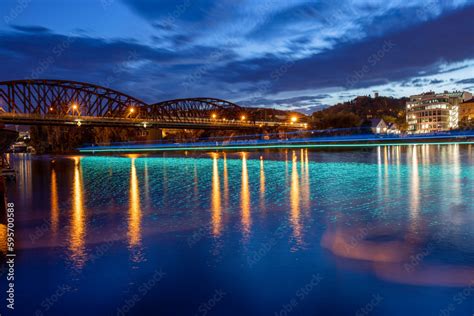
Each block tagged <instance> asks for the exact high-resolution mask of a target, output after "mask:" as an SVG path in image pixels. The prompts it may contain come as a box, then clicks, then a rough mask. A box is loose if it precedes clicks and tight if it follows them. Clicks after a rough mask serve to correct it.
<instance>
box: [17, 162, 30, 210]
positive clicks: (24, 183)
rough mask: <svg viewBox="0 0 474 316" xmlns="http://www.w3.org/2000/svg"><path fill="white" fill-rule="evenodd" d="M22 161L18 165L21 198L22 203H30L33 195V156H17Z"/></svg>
mask: <svg viewBox="0 0 474 316" xmlns="http://www.w3.org/2000/svg"><path fill="white" fill-rule="evenodd" d="M17 155H18V156H19V157H21V159H20V160H19V163H18V164H17V165H16V167H18V187H19V188H20V193H21V195H20V198H21V199H22V201H28V202H30V201H31V200H32V199H31V194H32V193H33V188H32V186H33V184H32V181H31V180H32V179H33V177H32V174H31V155H30V154H17Z"/></svg>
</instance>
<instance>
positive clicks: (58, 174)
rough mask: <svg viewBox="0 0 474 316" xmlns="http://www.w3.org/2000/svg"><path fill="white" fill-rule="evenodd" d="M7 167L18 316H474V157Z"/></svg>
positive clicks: (41, 162) (321, 154)
mask: <svg viewBox="0 0 474 316" xmlns="http://www.w3.org/2000/svg"><path fill="white" fill-rule="evenodd" d="M11 159H12V160H14V161H15V162H16V167H17V169H18V170H19V177H18V179H17V182H16V183H9V184H8V186H7V189H8V192H7V194H8V199H9V201H14V202H15V204H16V225H17V245H16V247H17V249H16V252H17V266H16V277H17V279H16V284H15V287H16V289H17V297H16V305H17V306H16V310H17V312H18V314H19V315H20V314H21V315H30V314H35V313H38V314H37V315H42V314H40V313H43V314H44V315H85V314H89V315H116V314H119V315H122V314H126V313H128V314H131V315H144V314H145V315H147V314H150V315H290V314H291V315H412V314H417V315H472V314H473V313H474V303H473V302H474V229H473V227H474V206H473V203H472V197H473V196H474V165H473V163H474V148H473V147H472V146H459V145H446V146H428V145H419V146H414V147H413V146H412V147H376V148H369V149H366V150H363V149H361V150H344V151H340V150H339V151H308V150H305V149H303V150H295V151H293V150H288V151H273V152H272V151H262V152H247V153H226V154H224V153H209V154H195V155H191V154H188V155H187V156H185V155H178V154H175V155H170V154H164V155H163V156H159V157H156V156H155V157H147V156H124V157H94V156H89V157H87V156H83V157H80V156H76V157H68V156H60V157H35V156H16V157H12V158H11ZM4 223H5V218H4V216H3V215H2V225H0V228H1V229H0V233H1V234H2V235H3V236H4V235H5V229H4V228H5V225H4ZM3 239H4V238H2V240H3ZM0 251H2V253H5V251H6V250H5V244H4V243H2V247H0ZM2 278H3V276H2ZM1 286H2V293H4V292H3V290H4V288H3V287H4V285H3V284H2V285H1ZM2 307H3V306H2Z"/></svg>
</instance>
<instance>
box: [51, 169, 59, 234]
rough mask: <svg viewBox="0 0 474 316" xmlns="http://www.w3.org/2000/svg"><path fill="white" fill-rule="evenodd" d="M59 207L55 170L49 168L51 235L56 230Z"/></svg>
mask: <svg viewBox="0 0 474 316" xmlns="http://www.w3.org/2000/svg"><path fill="white" fill-rule="evenodd" d="M58 221H59V207H58V185H57V180H56V170H54V168H51V230H52V232H53V235H56V233H57V231H58Z"/></svg>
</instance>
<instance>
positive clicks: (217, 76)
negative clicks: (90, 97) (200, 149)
mask: <svg viewBox="0 0 474 316" xmlns="http://www.w3.org/2000/svg"><path fill="white" fill-rule="evenodd" d="M473 17H474V0H471V1H468V0H451V1H415V0H394V1H386V0H383V1H379V0H370V1H369V0H359V1H346V0H340V1H301V0H292V1H283V0H258V1H257V0H241V1H235V0H220V1H212V0H177V1H171V0H160V1H152V0H68V1H66V0H2V1H1V2H0V80H2V81H3V80H13V79H23V78H47V79H50V78H58V79H70V80H77V81H85V82H91V83H96V84H100V85H104V86H108V87H111V88H114V89H117V90H121V91H124V92H126V93H129V94H132V95H134V96H136V97H138V98H141V99H143V100H145V101H147V102H156V101H162V100H166V99H172V98H182V97H194V96H209V97H216V98H222V99H227V100H230V101H234V102H237V103H239V104H242V105H251V106H272V107H279V108H288V109H298V110H301V111H305V112H311V111H314V110H317V109H320V108H322V107H325V106H327V105H332V104H334V103H337V102H339V101H345V100H349V99H352V98H353V97H354V96H356V95H366V94H372V93H373V91H378V92H379V93H380V94H381V95H386V96H394V97H400V96H408V95H410V94H414V93H418V92H422V91H427V90H435V91H444V90H453V89H465V90H470V91H471V92H474V41H473V39H474V22H473Z"/></svg>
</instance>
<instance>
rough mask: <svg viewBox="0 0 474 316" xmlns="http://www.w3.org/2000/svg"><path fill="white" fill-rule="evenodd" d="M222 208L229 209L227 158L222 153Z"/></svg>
mask: <svg viewBox="0 0 474 316" xmlns="http://www.w3.org/2000/svg"><path fill="white" fill-rule="evenodd" d="M224 206H225V209H228V208H229V174H228V171H227V156H226V154H225V153H224Z"/></svg>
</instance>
